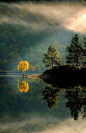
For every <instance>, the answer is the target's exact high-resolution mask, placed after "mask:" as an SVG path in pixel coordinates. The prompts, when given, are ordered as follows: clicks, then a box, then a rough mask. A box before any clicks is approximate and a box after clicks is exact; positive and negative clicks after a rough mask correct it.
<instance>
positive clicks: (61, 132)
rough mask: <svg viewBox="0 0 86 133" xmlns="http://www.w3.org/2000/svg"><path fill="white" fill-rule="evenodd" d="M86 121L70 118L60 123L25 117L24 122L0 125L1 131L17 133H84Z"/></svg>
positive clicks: (51, 118) (42, 118) (57, 120)
mask: <svg viewBox="0 0 86 133" xmlns="http://www.w3.org/2000/svg"><path fill="white" fill-rule="evenodd" d="M85 124H86V120H82V118H81V117H80V118H79V120H78V121H74V120H73V119H72V118H68V119H66V120H63V121H60V120H59V119H57V118H54V117H49V116H43V117H42V116H39V115H38V116H36V115H32V116H31V115H27V116H26V118H25V119H24V120H21V121H10V122H7V123H6V122H5V123H0V129H1V130H2V131H5V132H6V131H11V132H12V131H13V132H14V131H15V132H17V133H20V132H21V133H35V132H36V133H57V132H58V133H86V125H85Z"/></svg>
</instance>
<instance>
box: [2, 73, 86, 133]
mask: <svg viewBox="0 0 86 133" xmlns="http://www.w3.org/2000/svg"><path fill="white" fill-rule="evenodd" d="M85 117H86V88H85V87H82V86H80V85H79V86H74V87H70V88H69V89H68V88H67V89H66V88H58V85H57V86H54V85H51V84H49V83H45V82H44V81H43V80H42V79H30V78H29V79H22V78H21V76H20V75H4V76H3V75H1V76H0V133H86V120H85Z"/></svg>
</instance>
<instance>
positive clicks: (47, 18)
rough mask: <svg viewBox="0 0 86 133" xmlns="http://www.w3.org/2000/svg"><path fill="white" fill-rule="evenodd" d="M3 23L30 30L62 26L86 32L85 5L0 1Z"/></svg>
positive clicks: (0, 15)
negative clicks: (9, 2) (8, 2)
mask: <svg viewBox="0 0 86 133" xmlns="http://www.w3.org/2000/svg"><path fill="white" fill-rule="evenodd" d="M3 23H8V24H13V25H20V26H24V27H26V28H28V29H29V31H30V32H41V31H45V30H57V29H58V28H60V27H63V28H65V29H67V30H71V31H74V32H80V33H86V7H85V6H84V5H82V4H77V3H75V4H73V3H66V4H65V3H62V4H59V3H55V4H54V3H40V4H36V3H31V2H25V3H24V2H20V3H17V4H13V3H11V4H7V3H4V4H3V3H0V24H3Z"/></svg>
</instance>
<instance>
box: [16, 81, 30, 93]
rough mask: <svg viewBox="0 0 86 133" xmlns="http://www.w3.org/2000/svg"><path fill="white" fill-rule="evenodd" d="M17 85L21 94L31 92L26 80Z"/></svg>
mask: <svg viewBox="0 0 86 133" xmlns="http://www.w3.org/2000/svg"><path fill="white" fill-rule="evenodd" d="M17 85H18V89H19V91H20V92H27V91H28V90H29V85H28V83H27V82H25V81H24V80H22V82H21V83H18V84H17Z"/></svg>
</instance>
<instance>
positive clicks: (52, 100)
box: [42, 84, 60, 108]
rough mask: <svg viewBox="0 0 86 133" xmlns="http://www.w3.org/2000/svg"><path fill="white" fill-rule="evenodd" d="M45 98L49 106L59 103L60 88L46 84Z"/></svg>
mask: <svg viewBox="0 0 86 133" xmlns="http://www.w3.org/2000/svg"><path fill="white" fill-rule="evenodd" d="M42 94H43V96H44V100H47V103H48V106H49V108H52V107H53V106H56V105H57V102H58V98H59V96H60V89H57V88H56V87H53V86H52V85H51V84H46V87H45V90H44V91H43V92H42Z"/></svg>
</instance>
